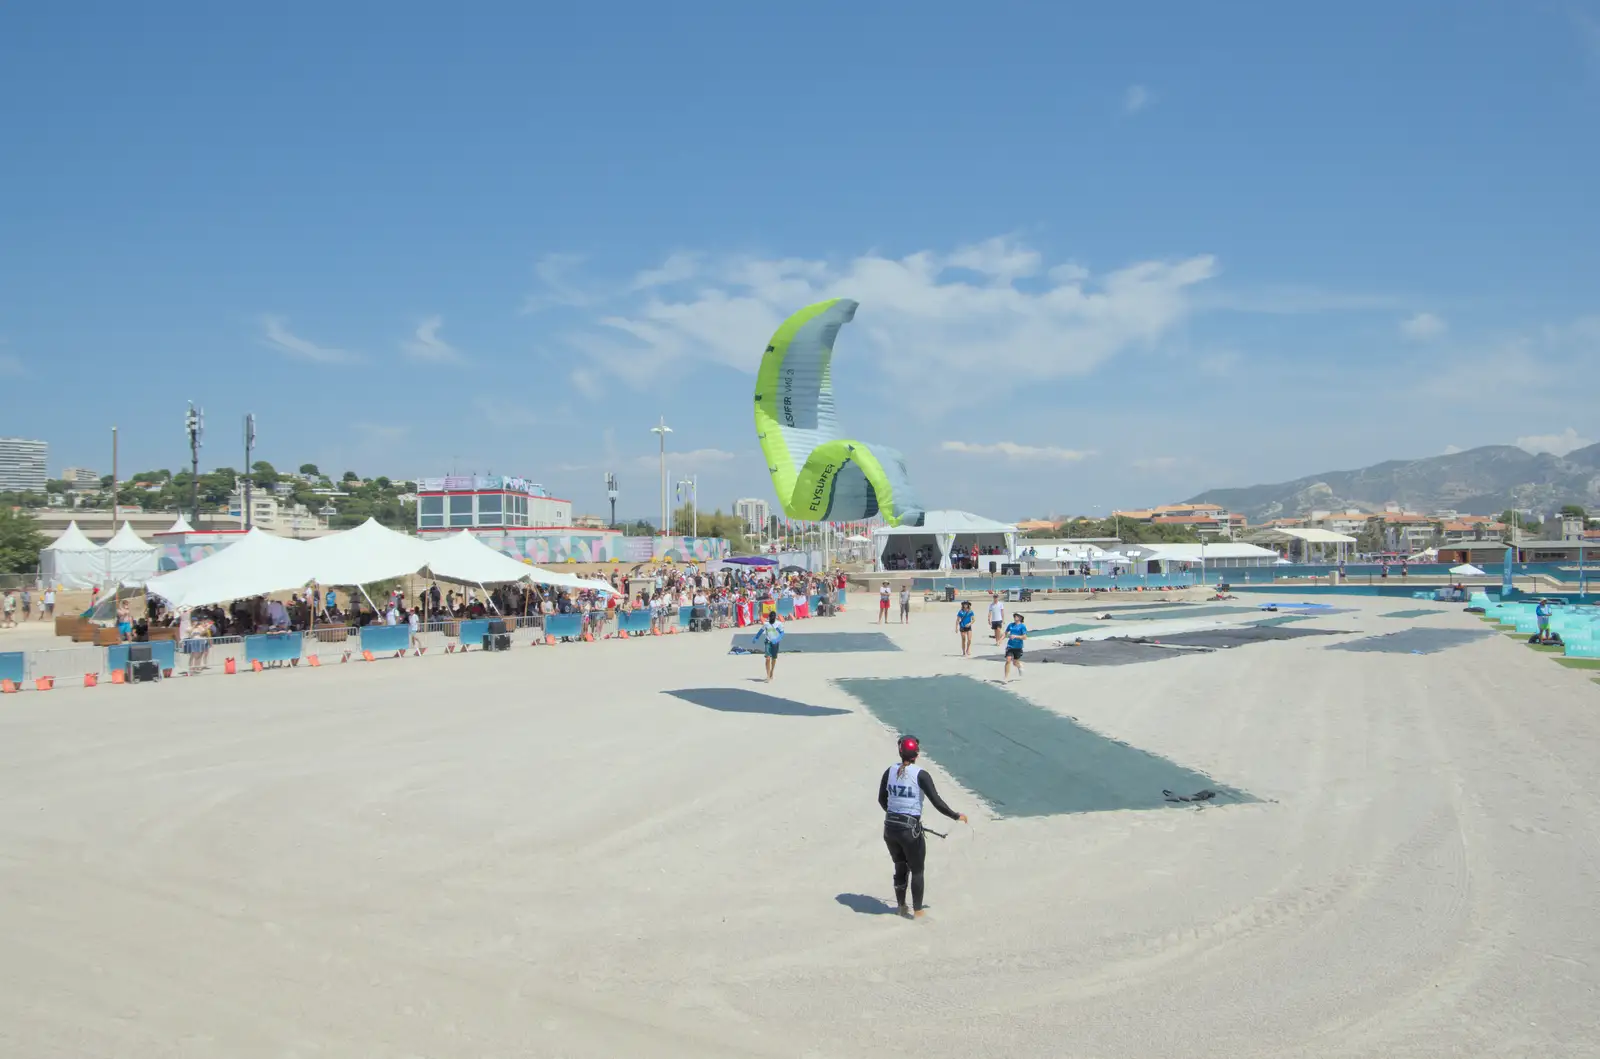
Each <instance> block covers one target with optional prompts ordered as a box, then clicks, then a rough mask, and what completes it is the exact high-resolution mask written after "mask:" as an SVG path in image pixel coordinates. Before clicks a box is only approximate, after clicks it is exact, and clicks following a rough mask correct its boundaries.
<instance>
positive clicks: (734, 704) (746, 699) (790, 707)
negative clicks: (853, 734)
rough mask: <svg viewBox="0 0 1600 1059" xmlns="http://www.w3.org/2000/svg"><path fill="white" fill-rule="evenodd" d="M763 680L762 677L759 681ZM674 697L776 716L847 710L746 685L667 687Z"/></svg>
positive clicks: (726, 709) (733, 710)
mask: <svg viewBox="0 0 1600 1059" xmlns="http://www.w3.org/2000/svg"><path fill="white" fill-rule="evenodd" d="M762 683H766V681H762ZM667 694H668V695H671V696H672V697H673V698H675V699H682V700H683V701H684V702H692V703H694V704H695V705H696V706H704V707H705V708H706V709H708V710H718V711H720V712H722V713H765V714H772V715H774V716H778V717H837V716H840V715H843V714H848V713H849V712H850V711H849V710H841V709H838V708H836V707H833V706H813V705H811V704H810V703H809V702H796V701H795V700H794V699H784V698H779V697H778V696H776V695H766V694H763V693H761V692H759V691H750V690H748V689H747V688H679V689H678V690H677V691H669V692H667Z"/></svg>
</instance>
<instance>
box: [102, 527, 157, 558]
mask: <svg viewBox="0 0 1600 1059" xmlns="http://www.w3.org/2000/svg"><path fill="white" fill-rule="evenodd" d="M155 550H156V546H155V545H153V544H147V543H145V539H144V538H143V537H141V536H139V534H138V533H136V532H135V531H134V528H133V527H132V526H130V525H128V524H127V523H126V522H124V523H123V524H122V525H121V527H120V528H118V530H117V532H116V534H115V535H114V536H113V537H112V538H111V539H110V540H108V541H106V551H108V552H153V551H155Z"/></svg>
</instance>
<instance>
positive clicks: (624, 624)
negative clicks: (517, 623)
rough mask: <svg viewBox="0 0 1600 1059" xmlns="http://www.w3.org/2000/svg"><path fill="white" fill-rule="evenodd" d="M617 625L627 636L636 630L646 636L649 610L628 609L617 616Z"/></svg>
mask: <svg viewBox="0 0 1600 1059" xmlns="http://www.w3.org/2000/svg"><path fill="white" fill-rule="evenodd" d="M547 620H548V619H547ZM617 626H618V627H619V628H620V629H621V630H622V631H623V632H625V633H627V634H628V635H629V636H632V635H633V634H634V633H636V632H639V633H644V634H645V635H647V636H648V635H649V633H650V612H649V611H648V610H630V611H628V613H626V614H623V615H620V616H618V618H617Z"/></svg>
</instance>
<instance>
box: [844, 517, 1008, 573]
mask: <svg viewBox="0 0 1600 1059" xmlns="http://www.w3.org/2000/svg"><path fill="white" fill-rule="evenodd" d="M1016 538H1017V527H1016V526H1014V525H1012V524H1010V523H1006V522H996V521H995V520H994V519H991V518H984V517H983V516H981V515H974V514H973V513H972V512H970V511H929V512H928V513H927V514H925V515H924V516H923V519H922V525H920V526H879V527H877V528H876V529H874V530H873V531H872V545H873V551H874V552H875V553H876V554H877V557H878V569H880V570H883V569H886V567H885V565H884V560H885V559H900V560H905V561H907V562H911V561H913V560H914V559H915V557H916V555H917V551H918V549H923V553H924V554H928V553H929V552H931V553H932V554H933V556H934V557H935V558H936V559H937V564H936V565H937V568H938V569H940V570H948V569H950V549H951V548H952V547H954V546H956V545H960V546H961V547H963V548H967V547H970V546H972V545H974V544H976V545H978V546H979V547H995V548H999V549H1002V551H1003V552H1004V554H998V555H994V556H991V557H990V558H991V560H992V561H993V562H994V563H995V564H996V567H997V568H998V564H999V563H1001V562H1010V561H1011V552H1012V548H1013V546H1014V544H1015V542H1016ZM979 565H980V566H981V567H982V569H983V570H984V571H987V570H988V567H987V566H986V565H984V563H983V557H982V556H980V557H979Z"/></svg>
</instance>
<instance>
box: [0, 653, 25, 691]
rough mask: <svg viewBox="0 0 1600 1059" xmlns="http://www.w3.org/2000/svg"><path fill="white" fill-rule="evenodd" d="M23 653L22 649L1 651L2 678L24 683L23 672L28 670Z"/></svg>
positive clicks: (0, 676) (18, 683)
mask: <svg viewBox="0 0 1600 1059" xmlns="http://www.w3.org/2000/svg"><path fill="white" fill-rule="evenodd" d="M24 661H25V660H24V658H23V653H22V652H21V651H6V652H4V653H0V680H9V681H11V682H12V683H13V684H17V685H19V686H20V685H21V684H22V674H23V672H24V671H25V670H26V666H25V665H24Z"/></svg>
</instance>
